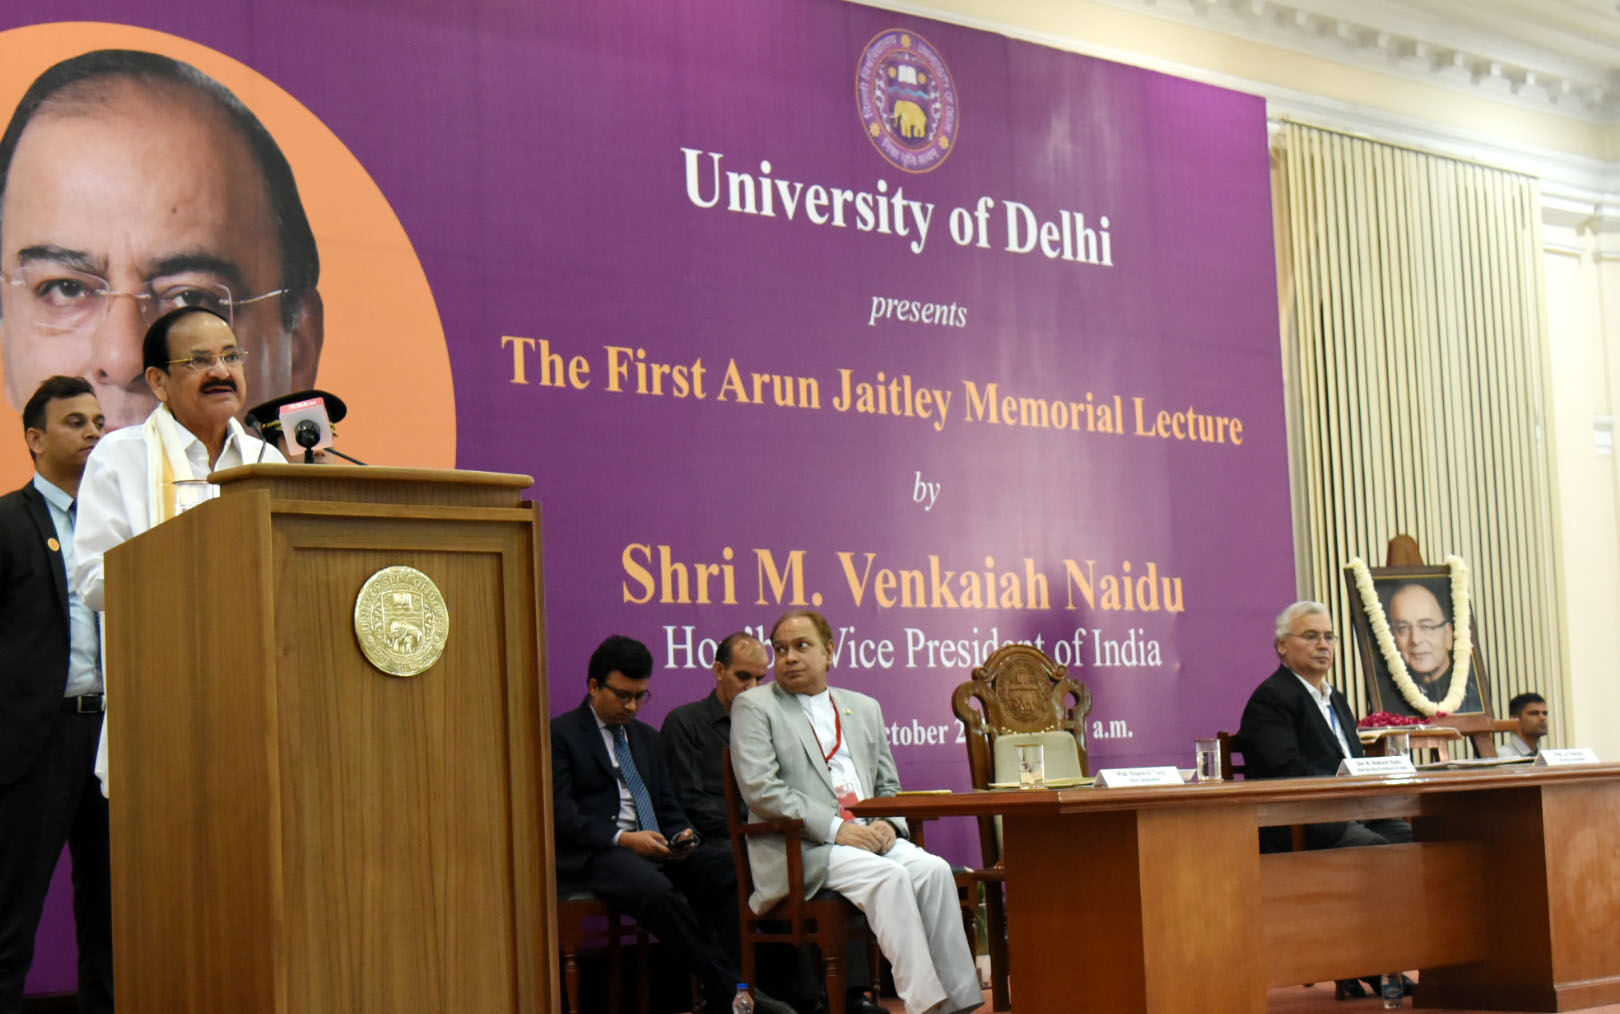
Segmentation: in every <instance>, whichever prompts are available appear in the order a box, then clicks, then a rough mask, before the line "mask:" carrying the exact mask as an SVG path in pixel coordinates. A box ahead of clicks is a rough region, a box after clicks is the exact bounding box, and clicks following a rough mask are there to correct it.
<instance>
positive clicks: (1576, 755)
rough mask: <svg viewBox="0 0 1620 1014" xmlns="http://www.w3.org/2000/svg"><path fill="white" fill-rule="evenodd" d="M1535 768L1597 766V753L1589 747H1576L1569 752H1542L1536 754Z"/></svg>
mask: <svg viewBox="0 0 1620 1014" xmlns="http://www.w3.org/2000/svg"><path fill="white" fill-rule="evenodd" d="M1535 763H1536V767H1538V768H1556V767H1561V766H1562V765H1565V764H1597V763H1600V762H1599V760H1598V755H1597V751H1596V750H1594V749H1592V748H1591V747H1589V746H1578V747H1574V748H1572V749H1569V750H1542V751H1541V752H1540V753H1538V754H1536V762H1535Z"/></svg>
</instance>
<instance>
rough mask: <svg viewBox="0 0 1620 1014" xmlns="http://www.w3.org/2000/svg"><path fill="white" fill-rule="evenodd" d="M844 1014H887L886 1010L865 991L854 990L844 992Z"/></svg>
mask: <svg viewBox="0 0 1620 1014" xmlns="http://www.w3.org/2000/svg"><path fill="white" fill-rule="evenodd" d="M844 1014H888V1012H887V1011H885V1010H884V1009H883V1008H882V1006H880V1005H879V1004H877V1003H875V1002H873V1000H872V998H871V997H869V996H867V995H866V994H865V993H860V992H855V993H846V994H845V999H844Z"/></svg>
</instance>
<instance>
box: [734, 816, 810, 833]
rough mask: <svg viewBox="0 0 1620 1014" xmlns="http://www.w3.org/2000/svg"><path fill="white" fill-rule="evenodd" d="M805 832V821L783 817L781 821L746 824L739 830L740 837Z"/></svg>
mask: <svg viewBox="0 0 1620 1014" xmlns="http://www.w3.org/2000/svg"><path fill="white" fill-rule="evenodd" d="M803 830H804V821H802V820H800V819H799V818H797V817H783V818H781V819H780V820H761V821H756V822H755V823H752V824H744V825H743V826H742V827H739V828H738V829H737V833H738V834H740V835H744V836H747V835H751V834H788V833H789V832H799V831H803Z"/></svg>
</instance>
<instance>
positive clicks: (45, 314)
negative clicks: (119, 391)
mask: <svg viewBox="0 0 1620 1014" xmlns="http://www.w3.org/2000/svg"><path fill="white" fill-rule="evenodd" d="M0 282H4V283H5V284H7V285H10V286H12V287H13V288H15V289H17V290H19V291H20V292H21V293H22V296H23V305H22V306H21V307H20V308H18V310H16V311H14V312H16V313H17V315H18V316H19V317H20V318H22V319H25V320H27V321H28V322H29V323H31V324H33V325H35V326H36V327H39V328H41V329H43V330H46V331H58V332H61V333H64V334H76V333H84V332H87V331H94V330H95V329H96V328H98V327H100V326H101V322H102V321H103V320H105V319H106V317H107V312H108V309H109V308H110V307H111V306H112V301H113V299H114V298H116V297H119V296H125V297H128V298H129V299H133V300H135V302H136V305H138V306H139V307H140V312H141V320H142V322H143V323H144V324H146V325H147V326H148V327H150V326H151V324H152V322H153V321H155V320H157V319H158V318H159V317H161V316H163V315H164V314H165V313H168V312H169V311H170V310H178V309H180V308H181V307H182V306H201V307H204V308H205V309H209V310H212V311H214V312H215V313H217V314H219V315H220V316H221V317H224V318H225V320H226V322H227V323H231V324H234V323H235V313H236V308H237V307H242V306H249V305H251V304H253V303H259V302H263V301H264V300H267V299H274V298H275V297H277V296H284V295H286V294H287V293H288V292H290V291H291V290H290V289H272V290H270V291H269V292H262V293H260V294H259V295H257V296H246V297H243V298H241V299H238V298H235V297H233V296H232V295H231V289H230V286H228V285H226V284H225V283H224V282H221V281H218V280H217V279H212V278H201V277H197V276H195V275H186V274H179V275H173V276H166V277H163V278H159V279H157V280H155V281H152V282H148V283H147V284H146V288H144V289H141V290H138V291H135V292H121V291H119V290H117V289H114V288H113V287H112V285H111V284H110V283H109V282H108V281H107V280H106V279H105V278H102V277H101V276H99V275H93V274H90V273H88V272H84V271H74V270H71V269H69V268H64V267H62V266H61V265H60V264H56V263H52V262H30V263H27V264H23V265H22V266H20V267H19V268H17V270H16V271H15V272H11V273H5V272H0Z"/></svg>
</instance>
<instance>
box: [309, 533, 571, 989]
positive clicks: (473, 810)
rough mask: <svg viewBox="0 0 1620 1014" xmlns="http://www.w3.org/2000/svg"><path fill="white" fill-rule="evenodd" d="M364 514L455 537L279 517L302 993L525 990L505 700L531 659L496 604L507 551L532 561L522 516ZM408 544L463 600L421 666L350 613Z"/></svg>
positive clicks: (416, 561)
mask: <svg viewBox="0 0 1620 1014" xmlns="http://www.w3.org/2000/svg"><path fill="white" fill-rule="evenodd" d="M367 527H368V528H369V529H370V530H369V531H367V532H366V533H365V535H366V541H368V542H370V541H372V540H374V539H377V538H378V537H381V538H382V539H384V540H390V539H391V540H393V541H396V542H400V543H407V544H409V543H420V542H422V541H424V539H425V538H427V537H429V536H430V535H431V537H433V538H435V539H436V540H437V541H438V542H439V544H440V545H441V546H446V547H454V549H453V550H451V551H450V552H443V551H441V552H438V553H434V552H427V551H422V550H415V551H412V552H409V553H405V552H402V551H400V550H375V549H366V550H352V549H349V548H347V547H346V546H345V543H346V541H347V539H346V538H345V532H344V525H343V524H342V523H336V524H332V523H323V522H318V521H308V520H305V519H301V518H288V519H285V520H284V521H283V522H282V523H279V524H278V525H277V531H278V534H280V535H282V536H283V539H282V540H279V543H278V547H277V557H278V559H280V560H281V561H282V564H283V567H282V569H283V574H282V586H283V587H286V588H298V589H304V590H305V593H304V594H303V595H300V596H297V597H296V598H295V599H293V600H291V601H287V602H283V603H281V604H280V605H281V608H279V609H278V611H277V626H278V630H277V641H278V643H279V644H281V645H282V646H283V648H282V664H281V666H280V672H281V674H282V678H281V683H280V687H279V693H280V701H279V705H278V708H277V712H278V715H279V716H280V738H281V750H280V756H281V757H283V758H284V760H285V763H284V765H283V772H282V790H281V791H282V800H283V802H282V807H283V811H284V814H285V820H284V824H283V829H282V839H283V849H284V864H283V869H284V880H285V885H284V890H285V896H286V904H287V908H286V916H285V917H286V921H287V925H288V928H289V931H290V932H289V934H288V951H287V955H288V963H289V968H290V969H292V970H293V971H294V974H295V975H298V976H299V977H298V978H295V979H294V980H293V981H292V982H290V983H289V988H290V992H289V997H290V1001H291V1006H292V1008H293V1009H295V1010H306V1009H307V1010H399V1009H404V1008H406V1007H411V1006H419V1005H422V1004H424V1003H425V1004H427V1005H428V1006H431V1007H434V1008H436V1009H444V1010H449V1009H451V1008H452V1006H453V1005H455V1004H457V1003H461V1004H465V1005H466V1007H465V1009H469V1010H483V1009H489V1010H511V1009H517V1008H516V1007H515V1004H516V997H515V995H514V994H513V990H514V988H515V984H516V969H517V965H518V957H517V951H516V946H515V941H514V940H513V938H512V928H513V922H514V918H515V912H514V911H513V901H514V888H513V869H512V860H513V855H512V850H511V842H512V835H513V827H512V810H513V807H512V805H511V798H512V788H513V787H512V784H511V770H510V768H509V759H510V753H511V749H512V744H511V743H510V742H509V741H508V739H507V734H508V728H507V722H506V715H507V708H508V700H509V697H510V696H511V694H512V689H513V688H512V687H510V686H509V684H510V682H511V681H512V680H513V679H514V678H517V679H520V680H522V681H523V682H525V683H531V684H532V676H531V673H532V671H533V670H532V669H525V670H524V671H523V672H521V673H512V672H509V671H508V669H507V667H506V665H505V664H503V663H504V659H503V657H502V653H503V646H502V642H503V637H502V636H501V631H500V630H499V627H498V624H499V623H500V620H501V618H502V617H503V616H504V615H505V614H506V610H505V609H504V608H503V603H502V601H501V592H502V581H501V577H500V575H501V572H502V570H503V568H504V567H506V566H510V565H511V564H512V561H511V559H510V557H512V556H517V557H518V561H519V565H520V568H521V569H523V570H527V563H528V559H527V556H528V553H527V550H528V547H527V545H525V544H523V543H522V542H521V541H519V540H518V539H516V538H515V536H517V535H519V534H520V530H517V529H513V528H510V527H508V528H506V530H505V531H504V532H501V531H500V530H499V529H497V532H496V533H491V531H490V529H489V527H488V526H483V525H475V524H462V525H454V524H434V525H432V531H431V533H429V532H427V531H424V530H423V526H422V523H421V522H408V521H402V522H395V523H393V524H389V525H383V526H377V525H375V524H374V523H368V525H367ZM379 527H380V530H379ZM492 534H498V535H501V536H504V538H498V539H496V538H492ZM398 563H408V564H409V565H410V566H413V567H416V568H417V569H419V570H421V571H423V572H424V573H426V574H427V575H428V576H429V577H430V578H432V579H433V580H434V582H435V584H437V585H438V586H439V589H440V591H441V592H442V593H443V595H444V599H445V605H446V607H447V608H448V609H449V611H450V617H451V619H450V637H449V640H448V641H447V643H446V645H445V653H444V656H443V657H442V658H441V659H440V660H439V662H438V663H437V664H436V665H435V666H434V667H433V668H432V669H430V670H428V671H427V672H426V673H423V674H422V675H420V676H416V677H412V678H409V679H400V678H396V677H392V676H388V675H385V674H383V673H381V672H379V671H378V670H376V669H375V668H373V667H371V666H370V664H369V663H367V662H366V661H365V660H364V658H363V657H362V656H361V654H360V651H359V646H358V644H357V642H356V640H355V637H354V634H353V631H352V629H351V627H350V620H351V618H352V616H353V612H354V600H355V596H356V595H357V594H358V593H359V590H360V586H361V585H362V584H363V583H364V582H365V580H366V579H367V578H368V577H370V576H371V575H372V574H373V573H375V572H376V571H378V570H380V569H382V568H383V567H386V566H390V565H393V564H398ZM523 604H524V605H525V606H529V605H530V603H528V602H525V603H523ZM490 624H495V625H496V626H494V627H493V628H492V627H491V626H490ZM312 672H313V673H319V674H322V677H321V678H316V679H313V680H312V679H310V678H309V674H310V673H312ZM523 697H524V698H525V699H527V700H529V701H532V699H533V694H532V691H531V692H529V693H526V694H524V695H523ZM527 731H528V732H529V734H530V735H529V737H528V739H527V742H528V743H531V744H532V743H534V742H536V741H537V739H538V737H537V736H536V735H534V733H535V730H534V729H533V727H532V726H531V727H530V728H529V729H528V730H527ZM530 802H531V803H532V809H533V810H534V811H538V810H539V800H537V799H533V797H532V796H531V797H530ZM527 900H528V901H529V902H530V903H529V904H527V905H525V906H524V907H525V908H530V909H538V908H539V907H540V901H539V899H538V898H535V897H533V896H532V895H531V896H530V897H529V899H527ZM357 925H359V926H368V927H376V928H377V929H376V930H375V931H374V932H370V933H365V934H358V935H356V934H354V928H355V927H356V926H357ZM383 927H400V928H404V927H409V930H408V931H384V930H383V929H382V928H383ZM453 993H454V995H452V994H453Z"/></svg>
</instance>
